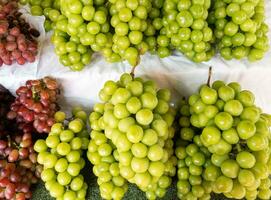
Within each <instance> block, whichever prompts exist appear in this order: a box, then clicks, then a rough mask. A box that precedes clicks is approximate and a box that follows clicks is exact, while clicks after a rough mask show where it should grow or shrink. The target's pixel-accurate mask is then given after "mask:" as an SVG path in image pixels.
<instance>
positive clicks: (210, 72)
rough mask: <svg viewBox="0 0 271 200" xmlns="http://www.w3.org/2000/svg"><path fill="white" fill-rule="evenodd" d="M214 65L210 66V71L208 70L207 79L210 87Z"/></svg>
mask: <svg viewBox="0 0 271 200" xmlns="http://www.w3.org/2000/svg"><path fill="white" fill-rule="evenodd" d="M212 69H213V68H212V66H210V67H209V72H208V80H207V85H208V87H210V83H211V77H212Z"/></svg>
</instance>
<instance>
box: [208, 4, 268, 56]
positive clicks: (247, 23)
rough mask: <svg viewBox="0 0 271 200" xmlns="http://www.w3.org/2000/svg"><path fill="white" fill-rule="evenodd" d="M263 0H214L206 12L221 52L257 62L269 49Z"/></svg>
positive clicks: (223, 54)
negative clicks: (208, 12) (209, 10)
mask: <svg viewBox="0 0 271 200" xmlns="http://www.w3.org/2000/svg"><path fill="white" fill-rule="evenodd" d="M264 19H265V8H264V0H240V1H239V0H238V1H237V0H234V1H229V0H216V1H214V3H213V5H212V8H211V12H210V15H209V24H210V25H212V26H213V28H214V34H215V37H216V39H217V42H218V45H217V46H218V49H219V51H220V55H221V56H222V57H223V58H224V59H226V60H230V59H232V58H235V59H242V58H244V57H247V58H248V60H249V61H257V60H260V59H262V58H263V57H264V54H265V52H267V51H268V49H269V40H268V37H267V33H268V30H269V28H268V26H267V24H266V23H265V22H264Z"/></svg>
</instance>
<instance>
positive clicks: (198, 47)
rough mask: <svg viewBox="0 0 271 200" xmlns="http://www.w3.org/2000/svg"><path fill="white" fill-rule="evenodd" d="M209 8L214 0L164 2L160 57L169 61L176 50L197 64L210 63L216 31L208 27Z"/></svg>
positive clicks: (158, 41)
mask: <svg viewBox="0 0 271 200" xmlns="http://www.w3.org/2000/svg"><path fill="white" fill-rule="evenodd" d="M210 6H211V0H180V1H177V0H165V1H164V5H163V13H164V15H163V18H162V24H163V28H161V30H160V35H159V36H158V37H157V45H158V46H159V47H158V50H157V52H158V55H159V56H160V57H162V58H163V57H167V56H169V55H170V53H171V50H172V49H177V50H178V51H180V52H182V53H183V54H184V55H185V56H187V57H188V58H189V59H191V60H192V61H194V62H204V61H207V60H209V59H211V58H212V57H213V55H214V53H215V52H214V48H213V47H212V43H213V42H214V37H213V31H212V29H211V28H210V27H209V25H208V23H207V17H208V9H209V8H210Z"/></svg>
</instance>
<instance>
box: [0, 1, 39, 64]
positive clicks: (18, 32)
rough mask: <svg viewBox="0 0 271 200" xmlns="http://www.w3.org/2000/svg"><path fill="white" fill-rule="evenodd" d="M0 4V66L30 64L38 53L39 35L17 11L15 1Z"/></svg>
mask: <svg viewBox="0 0 271 200" xmlns="http://www.w3.org/2000/svg"><path fill="white" fill-rule="evenodd" d="M2 3H3V4H1V2H0V20H1V21H0V66H2V65H3V64H5V65H12V63H14V62H17V63H18V64H19V65H24V64H25V63H27V62H29V63H32V62H34V61H35V59H36V55H37V53H38V42H37V40H36V38H37V37H39V35H40V33H39V32H38V31H37V30H36V29H34V28H32V27H31V26H30V25H29V24H28V23H27V22H26V21H25V20H24V19H23V17H22V16H21V15H22V14H21V13H20V12H19V11H18V2H17V1H14V0H12V1H8V2H2Z"/></svg>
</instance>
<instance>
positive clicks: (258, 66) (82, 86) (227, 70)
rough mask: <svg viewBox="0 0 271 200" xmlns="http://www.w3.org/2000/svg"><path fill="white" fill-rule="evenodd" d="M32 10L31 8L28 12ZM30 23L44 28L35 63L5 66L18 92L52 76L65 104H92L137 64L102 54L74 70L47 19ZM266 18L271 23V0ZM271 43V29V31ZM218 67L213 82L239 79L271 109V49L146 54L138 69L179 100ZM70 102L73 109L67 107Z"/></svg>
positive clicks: (2, 73) (4, 74)
mask: <svg viewBox="0 0 271 200" xmlns="http://www.w3.org/2000/svg"><path fill="white" fill-rule="evenodd" d="M25 11H26V10H25ZM25 16H26V18H27V21H29V22H30V23H31V24H32V25H33V26H34V27H36V28H37V29H38V30H39V31H40V32H41V36H40V38H39V41H40V53H39V56H38V59H37V60H36V62H35V63H31V64H26V65H24V66H19V65H16V64H14V65H13V66H4V67H1V68H0V83H1V84H3V85H4V86H5V87H6V88H7V89H9V90H10V91H12V92H15V90H16V88H18V86H19V85H22V84H23V83H24V82H25V81H26V80H28V79H36V78H41V77H44V76H47V75H50V76H53V77H55V78H57V79H58V80H59V82H60V83H61V87H62V88H63V92H62V96H63V98H62V99H61V105H62V106H65V108H68V107H69V106H70V105H76V104H81V105H83V106H85V107H86V108H91V106H92V105H93V104H94V103H95V102H97V101H98V92H99V90H100V89H101V87H102V86H103V84H104V82H105V81H106V80H109V79H113V80H116V79H118V78H119V76H120V75H121V74H122V73H123V72H129V71H130V70H131V67H130V66H129V65H128V63H127V62H123V63H114V64H110V63H106V62H105V60H104V59H103V58H102V57H101V56H99V55H96V56H95V57H94V58H93V60H92V62H91V64H89V65H88V66H86V67H85V68H84V70H83V71H81V72H72V71H70V70H69V68H67V67H64V66H62V65H61V64H60V63H59V62H58V58H57V56H56V55H55V53H54V47H53V45H52V44H51V43H50V37H49V35H45V32H44V29H43V27H42V24H43V21H44V18H43V17H31V16H30V15H29V14H27V13H26V14H25ZM266 22H267V24H268V25H269V27H271V1H270V0H266ZM269 38H270V41H271V32H270V31H269ZM209 66H213V76H212V80H216V79H221V80H225V81H226V82H229V81H238V82H240V83H241V85H242V86H243V88H244V89H248V90H251V91H253V92H254V94H255V96H256V103H257V105H258V106H260V107H261V108H263V110H264V111H265V112H268V113H271V51H270V50H269V52H268V53H267V54H266V55H265V58H264V59H263V60H261V61H259V62H255V63H249V62H248V61H246V60H243V61H236V60H232V61H224V60H223V59H221V58H220V56H218V55H217V56H216V57H214V58H213V59H212V60H210V61H209V62H206V63H202V64H196V63H193V62H191V61H189V60H188V59H187V58H185V57H184V56H183V55H181V54H177V55H172V56H170V57H167V58H165V59H159V58H158V56H156V55H150V54H146V55H144V56H142V58H141V63H140V65H139V66H138V67H137V69H136V75H137V76H145V77H146V78H151V79H154V80H156V81H157V83H158V85H159V86H160V87H166V88H170V89H171V91H172V92H173V96H174V99H175V100H176V99H177V98H179V97H181V96H188V95H190V94H191V93H193V92H195V91H196V90H197V88H198V87H199V86H200V85H201V84H202V83H205V82H206V79H207V76H208V67H209ZM67 106H68V107H67Z"/></svg>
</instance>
